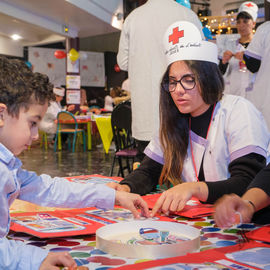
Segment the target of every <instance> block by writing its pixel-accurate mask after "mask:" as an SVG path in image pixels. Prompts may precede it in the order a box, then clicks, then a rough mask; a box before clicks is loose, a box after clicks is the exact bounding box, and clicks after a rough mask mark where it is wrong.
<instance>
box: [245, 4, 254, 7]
mask: <svg viewBox="0 0 270 270" xmlns="http://www.w3.org/2000/svg"><path fill="white" fill-rule="evenodd" d="M245 6H246V7H253V4H252V3H248V4H245Z"/></svg>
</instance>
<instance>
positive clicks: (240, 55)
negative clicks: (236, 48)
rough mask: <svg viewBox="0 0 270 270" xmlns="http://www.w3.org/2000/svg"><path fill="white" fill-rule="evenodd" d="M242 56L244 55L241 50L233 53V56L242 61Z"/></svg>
mask: <svg viewBox="0 0 270 270" xmlns="http://www.w3.org/2000/svg"><path fill="white" fill-rule="evenodd" d="M243 56H244V51H242V52H237V53H236V54H235V55H234V57H235V58H236V59H238V60H239V61H243Z"/></svg>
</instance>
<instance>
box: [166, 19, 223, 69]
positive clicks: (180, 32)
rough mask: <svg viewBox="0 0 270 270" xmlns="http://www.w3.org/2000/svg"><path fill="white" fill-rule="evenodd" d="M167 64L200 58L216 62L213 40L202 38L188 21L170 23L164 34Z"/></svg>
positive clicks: (215, 49) (215, 48)
mask: <svg viewBox="0 0 270 270" xmlns="http://www.w3.org/2000/svg"><path fill="white" fill-rule="evenodd" d="M163 42H164V49H165V56H166V59H167V65H170V64H171V63H173V62H176V61H179V60H200V61H208V62H213V63H215V64H217V63H218V50H217V46H216V44H214V43H213V42H209V41H205V40H202V36H201V33H200V31H199V29H198V28H197V27H196V26H195V25H194V24H193V23H190V22H187V21H178V22H175V23H173V24H172V25H170V26H169V27H168V29H167V31H166V32H165V35H164V41H163Z"/></svg>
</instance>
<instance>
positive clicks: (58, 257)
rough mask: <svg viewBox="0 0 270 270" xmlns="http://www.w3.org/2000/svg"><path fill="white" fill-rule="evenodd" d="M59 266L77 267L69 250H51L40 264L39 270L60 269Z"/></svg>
mask: <svg viewBox="0 0 270 270" xmlns="http://www.w3.org/2000/svg"><path fill="white" fill-rule="evenodd" d="M58 266H65V267H68V269H69V270H75V269H77V264H76V262H75V261H74V260H73V258H72V257H71V255H70V254H69V253H68V252H50V253H49V254H48V256H47V257H46V258H45V259H44V261H43V262H42V264H41V265H40V268H39V270H59V269H60V268H59V267H58Z"/></svg>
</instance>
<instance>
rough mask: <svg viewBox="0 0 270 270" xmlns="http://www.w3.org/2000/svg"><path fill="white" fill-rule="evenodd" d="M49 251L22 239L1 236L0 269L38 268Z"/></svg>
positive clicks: (35, 269)
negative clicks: (16, 239)
mask: <svg viewBox="0 0 270 270" xmlns="http://www.w3.org/2000/svg"><path fill="white" fill-rule="evenodd" d="M48 253H49V251H47V250H45V249H42V248H39V247H35V246H31V245H25V243H23V242H21V241H14V240H8V239H7V238H0V269H8V270H26V269H27V270H38V269H39V267H40V265H41V263H42V262H43V260H44V259H45V258H46V257H47V255H48Z"/></svg>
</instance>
